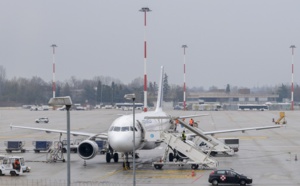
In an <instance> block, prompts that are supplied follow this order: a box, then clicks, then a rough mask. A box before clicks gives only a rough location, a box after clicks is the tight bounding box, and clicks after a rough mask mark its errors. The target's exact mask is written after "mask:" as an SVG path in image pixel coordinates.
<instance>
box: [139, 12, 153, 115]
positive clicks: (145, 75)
mask: <svg viewBox="0 0 300 186" xmlns="http://www.w3.org/2000/svg"><path fill="white" fill-rule="evenodd" d="M140 11H141V12H144V112H147V110H148V105H147V66H146V65H147V41H146V28H147V12H150V11H151V10H150V9H149V8H148V7H143V8H142V9H140Z"/></svg>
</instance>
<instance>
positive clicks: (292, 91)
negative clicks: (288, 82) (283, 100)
mask: <svg viewBox="0 0 300 186" xmlns="http://www.w3.org/2000/svg"><path fill="white" fill-rule="evenodd" d="M290 48H291V49H292V87H291V102H292V103H291V110H294V49H295V48H296V46H295V45H291V46H290Z"/></svg>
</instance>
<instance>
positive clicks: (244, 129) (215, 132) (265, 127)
mask: <svg viewBox="0 0 300 186" xmlns="http://www.w3.org/2000/svg"><path fill="white" fill-rule="evenodd" d="M179 123H180V124H182V125H184V126H185V128H188V129H189V130H191V131H193V132H195V127H192V126H190V125H188V124H187V123H185V122H183V121H181V120H179ZM280 127H282V126H281V125H271V126H263V127H248V128H240V129H227V130H216V131H206V132H205V131H202V133H203V134H204V135H212V136H213V135H214V134H220V133H229V132H240V131H241V132H243V133H244V132H245V131H246V130H264V129H273V128H280Z"/></svg>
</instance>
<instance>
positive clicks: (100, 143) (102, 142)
mask: <svg viewBox="0 0 300 186" xmlns="http://www.w3.org/2000/svg"><path fill="white" fill-rule="evenodd" d="M95 142H96V143H97V145H98V147H99V153H100V154H105V153H106V141H105V140H95Z"/></svg>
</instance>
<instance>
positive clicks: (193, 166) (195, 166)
mask: <svg viewBox="0 0 300 186" xmlns="http://www.w3.org/2000/svg"><path fill="white" fill-rule="evenodd" d="M198 167H199V166H198V165H197V164H192V166H191V168H192V169H193V170H195V169H198Z"/></svg>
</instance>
